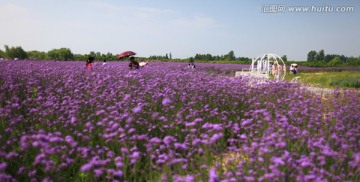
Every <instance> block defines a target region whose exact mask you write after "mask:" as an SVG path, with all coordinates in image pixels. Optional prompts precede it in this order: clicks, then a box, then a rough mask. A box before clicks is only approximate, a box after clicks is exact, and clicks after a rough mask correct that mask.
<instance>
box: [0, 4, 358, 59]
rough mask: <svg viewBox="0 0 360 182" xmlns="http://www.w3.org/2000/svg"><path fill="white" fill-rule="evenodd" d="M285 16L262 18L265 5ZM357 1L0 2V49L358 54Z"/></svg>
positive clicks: (292, 56) (293, 55)
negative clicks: (294, 9)
mask: <svg viewBox="0 0 360 182" xmlns="http://www.w3.org/2000/svg"><path fill="white" fill-rule="evenodd" d="M273 4H275V5H284V6H285V8H286V9H285V12H281V13H265V12H262V8H263V7H268V6H267V5H273ZM291 6H329V7H340V6H351V7H354V11H353V12H346V13H345V12H311V13H310V12H297V13H295V12H289V11H288V8H289V7H291ZM359 8H360V2H359V1H357V0H343V1H340V0H318V1H310V0H303V1H296V0H289V1H285V0H270V1H265V0H257V1H250V0H247V1H240V0H222V1H220V0H128V1H125V0H117V1H115V0H87V1H86V0H62V1H55V0H31V1H28V0H0V24H1V27H0V49H2V50H4V47H3V46H4V45H9V46H21V47H22V48H23V49H24V50H26V51H31V50H39V51H49V50H52V49H55V48H62V47H66V48H70V49H71V50H72V52H73V53H81V54H87V53H89V52H90V51H96V52H101V53H108V52H111V53H113V54H118V53H120V52H123V51H127V50H132V51H135V52H137V53H138V54H137V55H138V56H141V57H148V56H150V55H165V54H166V53H170V52H171V54H172V55H173V58H187V57H190V56H194V55H195V54H196V53H200V54H207V53H210V54H212V55H222V54H227V53H228V52H229V51H231V50H233V51H234V52H235V55H236V56H237V57H239V56H243V57H250V58H254V57H257V56H259V55H262V54H265V53H275V54H278V55H280V56H282V55H287V57H288V59H289V60H298V61H299V60H306V56H307V53H308V52H309V51H310V50H316V51H319V50H321V49H324V50H325V54H344V55H346V56H356V57H357V56H360V21H359V20H360V12H359V11H360V9H359Z"/></svg>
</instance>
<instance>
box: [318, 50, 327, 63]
mask: <svg viewBox="0 0 360 182" xmlns="http://www.w3.org/2000/svg"><path fill="white" fill-rule="evenodd" d="M324 60H325V53H324V50H320V51H319V53H317V55H316V61H324Z"/></svg>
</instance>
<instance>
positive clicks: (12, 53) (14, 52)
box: [4, 45, 28, 59]
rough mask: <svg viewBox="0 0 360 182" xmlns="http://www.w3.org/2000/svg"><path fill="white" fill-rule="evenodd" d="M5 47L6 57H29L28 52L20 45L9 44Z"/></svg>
mask: <svg viewBox="0 0 360 182" xmlns="http://www.w3.org/2000/svg"><path fill="white" fill-rule="evenodd" d="M4 47H5V57H7V58H11V59H14V58H19V59H26V58H27V57H28V55H27V53H26V52H25V51H24V50H23V49H22V48H21V47H20V46H18V47H9V46H7V45H5V46H4Z"/></svg>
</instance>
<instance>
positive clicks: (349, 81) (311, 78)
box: [285, 71, 360, 89]
mask: <svg viewBox="0 0 360 182" xmlns="http://www.w3.org/2000/svg"><path fill="white" fill-rule="evenodd" d="M295 77H300V78H299V79H298V81H299V82H300V83H304V84H309V85H312V86H317V87H323V88H335V87H341V88H356V89H359V88H360V72H358V71H340V72H339V71H333V72H328V71H327V72H315V73H314V72H311V73H310V72H301V73H299V74H296V75H292V74H287V75H286V77H285V79H286V80H289V81H291V80H292V79H293V78H295Z"/></svg>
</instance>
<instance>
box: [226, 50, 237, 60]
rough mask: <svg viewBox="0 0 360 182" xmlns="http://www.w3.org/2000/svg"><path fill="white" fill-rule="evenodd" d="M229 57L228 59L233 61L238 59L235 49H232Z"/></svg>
mask: <svg viewBox="0 0 360 182" xmlns="http://www.w3.org/2000/svg"><path fill="white" fill-rule="evenodd" d="M227 59H228V60H231V61H234V60H235V59H236V57H235V54H234V51H230V52H229V53H228V54H227Z"/></svg>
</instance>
